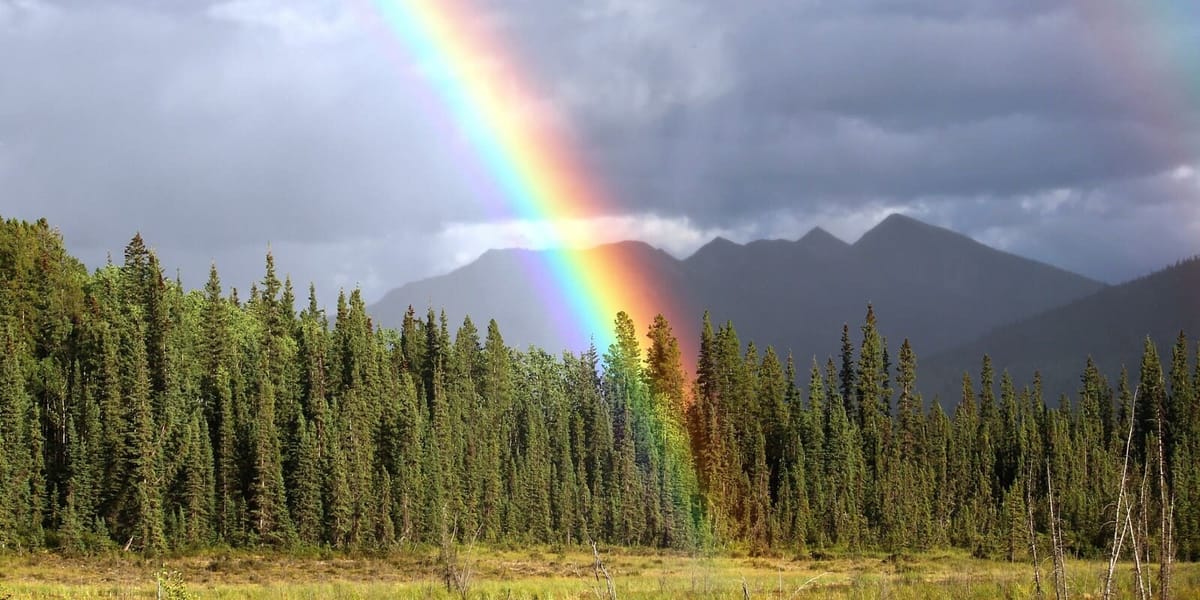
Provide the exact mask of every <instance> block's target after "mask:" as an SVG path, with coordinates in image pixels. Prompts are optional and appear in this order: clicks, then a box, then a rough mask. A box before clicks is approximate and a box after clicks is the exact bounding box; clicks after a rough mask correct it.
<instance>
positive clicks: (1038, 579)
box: [1025, 467, 1046, 600]
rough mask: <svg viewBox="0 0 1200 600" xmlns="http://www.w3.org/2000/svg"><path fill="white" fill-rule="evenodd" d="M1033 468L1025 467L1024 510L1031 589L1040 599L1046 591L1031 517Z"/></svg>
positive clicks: (1040, 599) (1038, 599)
mask: <svg viewBox="0 0 1200 600" xmlns="http://www.w3.org/2000/svg"><path fill="white" fill-rule="evenodd" d="M1031 490H1033V468H1032V467H1029V468H1026V469H1025V511H1026V513H1027V515H1028V517H1029V518H1028V523H1029V556H1030V558H1031V559H1032V560H1033V589H1034V593H1035V597H1036V598H1037V600H1042V599H1043V598H1045V597H1046V593H1045V592H1044V591H1042V565H1041V563H1040V562H1038V553H1037V528H1036V527H1035V525H1034V518H1033V492H1032V491H1031Z"/></svg>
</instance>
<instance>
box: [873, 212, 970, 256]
mask: <svg viewBox="0 0 1200 600" xmlns="http://www.w3.org/2000/svg"><path fill="white" fill-rule="evenodd" d="M963 242H966V243H968V244H971V245H973V246H982V244H979V242H976V241H975V240H973V239H971V238H970V237H967V236H965V235H963V234H961V233H958V232H956V231H951V230H949V229H946V228H944V227H938V226H936V225H930V224H929V223H925V222H924V221H919V220H917V219H914V218H912V217H910V216H907V215H902V214H900V213H892V214H890V215H888V216H887V217H886V218H884V219H883V220H882V221H880V222H879V224H878V225H876V226H875V227H872V228H871V229H870V230H869V231H867V232H866V233H864V234H863V235H862V237H861V238H859V239H858V241H857V242H854V246H855V247H857V248H859V249H863V248H871V249H880V248H892V249H895V248H904V249H909V248H911V247H912V245H913V244H919V245H922V246H926V245H929V244H936V245H940V244H950V243H958V244H961V243H963Z"/></svg>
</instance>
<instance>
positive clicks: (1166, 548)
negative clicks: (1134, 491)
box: [1154, 377, 1174, 600]
mask: <svg viewBox="0 0 1200 600" xmlns="http://www.w3.org/2000/svg"><path fill="white" fill-rule="evenodd" d="M1159 386H1160V387H1161V386H1162V381H1161V377H1160V378H1159ZM1157 404H1158V406H1157V407H1156V409H1155V419H1154V420H1155V421H1157V425H1158V440H1157V441H1158V499H1159V510H1158V512H1159V518H1160V522H1159V529H1158V544H1159V545H1158V593H1159V598H1160V599H1161V600H1169V599H1170V597H1171V592H1170V590H1171V555H1172V554H1173V553H1174V552H1173V550H1172V548H1171V529H1172V528H1173V525H1172V521H1174V519H1173V518H1172V516H1173V515H1172V514H1171V512H1172V507H1173V504H1174V502H1173V501H1172V500H1171V499H1170V497H1171V492H1170V490H1169V489H1168V487H1167V466H1166V464H1167V460H1166V451H1165V450H1164V449H1163V419H1164V415H1163V406H1162V403H1161V402H1159V403H1157Z"/></svg>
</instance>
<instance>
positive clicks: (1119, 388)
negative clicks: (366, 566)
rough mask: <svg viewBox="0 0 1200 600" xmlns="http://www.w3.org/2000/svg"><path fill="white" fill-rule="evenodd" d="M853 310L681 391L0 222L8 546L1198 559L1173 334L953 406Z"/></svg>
mask: <svg viewBox="0 0 1200 600" xmlns="http://www.w3.org/2000/svg"><path fill="white" fill-rule="evenodd" d="M813 293H820V291H819V290H813ZM297 306H304V308H303V309H301V310H299V311H297V310H296V307H297ZM864 310H865V316H864V319H863V321H862V323H861V324H856V325H852V326H846V327H843V329H842V331H841V340H842V343H841V346H840V348H837V347H834V348H831V349H830V350H831V355H830V356H829V357H827V358H825V357H823V358H821V359H820V360H816V359H812V358H811V357H795V358H793V357H792V356H789V355H786V353H780V352H778V351H776V350H775V349H773V348H770V347H767V348H758V347H756V346H755V345H754V344H753V343H752V342H746V343H743V341H742V340H740V339H739V337H738V334H737V332H736V330H735V328H734V325H733V324H731V323H725V324H713V323H710V322H709V319H708V318H707V317H705V318H704V320H703V322H702V323H701V325H700V331H701V335H700V340H699V342H700V343H699V348H700V352H699V356H698V357H696V359H695V364H696V365H697V367H696V372H695V373H694V375H691V374H689V375H685V373H684V371H683V368H682V366H681V365H682V364H683V362H684V361H683V357H681V356H680V350H679V344H678V343H677V340H676V338H675V334H674V333H673V330H672V327H671V324H669V323H668V322H666V320H665V319H662V318H659V319H656V320H655V321H654V322H653V323H649V324H636V323H633V322H631V321H630V319H629V318H628V316H626V315H625V314H624V313H620V314H617V315H614V321H613V327H614V331H615V333H616V340H617V341H616V342H615V343H614V344H613V345H612V346H610V347H608V348H592V349H590V350H588V351H586V352H584V353H582V354H573V353H570V352H565V353H562V354H551V353H549V352H548V351H546V350H543V349H538V348H527V349H518V348H512V347H509V346H507V345H506V344H505V341H504V338H503V336H502V333H501V331H500V328H499V327H498V325H497V324H496V323H495V322H494V321H493V322H489V323H487V324H486V325H482V326H481V325H476V324H475V323H474V322H472V321H471V320H470V319H469V318H468V319H466V320H464V321H463V322H462V323H455V324H451V323H448V322H447V320H446V318H445V317H444V315H441V314H439V313H437V312H436V311H435V310H433V309H432V308H431V309H429V310H428V311H427V312H425V314H423V315H421V314H419V313H417V312H416V311H414V310H412V309H410V310H409V312H408V315H407V317H406V318H405V319H404V324H403V327H401V328H400V330H399V331H394V330H389V329H384V328H379V327H376V326H375V325H374V324H373V323H372V320H371V318H370V316H369V315H368V314H367V312H366V308H365V304H364V301H363V298H362V296H361V294H360V292H358V291H357V290H356V291H351V292H349V293H348V294H341V295H339V297H338V298H337V300H336V308H335V309H334V310H332V311H326V310H324V309H323V308H322V304H321V302H320V301H319V300H318V299H317V298H316V294H315V292H314V291H313V290H312V288H311V286H310V288H309V291H308V300H307V302H303V301H299V302H298V301H297V298H296V295H295V290H294V289H293V285H292V282H291V281H290V279H287V278H285V279H284V280H282V281H281V280H280V278H279V275H278V274H277V273H276V271H275V266H274V261H273V258H272V256H271V255H270V254H269V253H268V254H267V256H266V262H265V270H264V274H263V277H262V279H261V280H260V281H259V282H257V283H256V284H255V285H254V286H252V287H251V288H250V289H249V290H245V291H239V290H236V289H226V288H224V287H223V286H222V284H221V280H220V277H219V274H218V271H217V268H216V266H214V267H213V268H212V270H211V271H210V273H209V274H208V278H207V283H206V285H204V286H203V288H202V289H198V290H191V291H188V290H187V289H185V287H184V286H183V284H182V283H181V282H180V281H179V280H178V279H172V278H169V277H167V276H165V275H164V269H163V266H162V265H161V264H160V263H159V260H158V258H157V257H156V256H155V253H154V252H153V251H152V250H150V249H149V247H148V246H147V244H146V242H145V241H143V240H142V238H141V237H140V235H138V236H134V237H133V239H132V240H131V241H130V242H129V244H128V246H127V247H126V248H125V251H124V256H123V260H122V261H121V263H120V264H116V263H115V262H113V261H112V260H110V261H109V264H107V265H105V266H103V267H100V268H98V269H96V270H95V271H94V272H89V271H88V269H87V268H86V267H85V266H84V265H83V264H82V263H81V262H80V261H78V260H76V259H75V258H73V257H71V256H70V255H69V253H68V252H67V251H66V249H65V247H64V244H63V240H62V238H61V235H60V234H59V233H58V232H57V231H56V230H55V229H54V228H52V227H51V226H50V225H49V224H48V223H47V222H46V221H44V220H42V221H38V222H36V223H28V222H22V221H17V220H8V221H4V222H3V223H2V224H0V344H2V345H3V352H2V355H0V549H3V550H6V551H17V552H20V551H30V550H36V549H54V550H56V551H59V552H63V553H71V554H81V555H87V554H89V553H97V552H103V551H107V550H112V549H126V550H132V551H138V552H142V553H146V554H149V555H154V554H156V553H162V552H168V551H179V552H187V551H192V550H200V549H205V548H213V547H274V548H280V549H283V550H287V549H292V548H305V547H323V548H331V549H345V550H364V549H365V550H388V549H393V548H400V547H402V546H403V545H405V544H437V543H439V542H440V541H444V540H446V539H447V538H448V537H449V538H453V539H458V540H462V541H468V540H469V541H475V540H478V541H480V542H481V543H488V544H493V545H498V546H504V545H508V546H521V545H526V544H559V545H566V546H578V545H584V544H587V543H589V542H592V541H599V542H601V543H605V544H610V545H621V546H641V547H661V548H678V549H685V550H694V551H707V550H719V549H723V548H739V549H743V550H745V551H746V552H748V553H750V554H770V553H778V552H796V553H803V554H809V555H815V554H817V553H820V552H826V551H831V550H839V551H851V552H853V551H866V550H880V551H887V552H897V551H918V550H924V549H931V548H944V547H955V548H962V549H965V550H967V551H968V552H970V553H973V554H975V555H976V556H981V557H991V558H1000V559H1008V560H1025V559H1026V557H1027V556H1028V554H1029V553H1030V552H1045V550H1044V548H1045V547H1046V546H1047V542H1046V540H1054V543H1051V544H1049V545H1050V546H1056V547H1060V548H1062V549H1064V551H1065V552H1068V553H1071V554H1073V555H1076V556H1084V557H1099V556H1106V555H1107V554H1108V553H1109V552H1110V550H1111V547H1112V546H1113V545H1114V541H1115V540H1116V539H1117V537H1121V538H1122V539H1125V538H1124V535H1119V534H1122V532H1128V533H1130V534H1132V535H1131V536H1130V539H1131V540H1132V543H1130V542H1129V541H1126V542H1125V548H1126V552H1131V551H1133V548H1135V547H1138V548H1141V552H1142V554H1143V555H1144V556H1143V558H1144V559H1146V560H1153V561H1156V562H1157V561H1159V560H1160V559H1161V558H1163V556H1162V555H1164V554H1166V555H1168V556H1174V557H1175V558H1177V559H1180V560H1194V559H1196V558H1198V557H1200V461H1197V457H1198V456H1200V365H1197V364H1196V363H1197V361H1196V360H1195V356H1196V352H1197V351H1200V348H1198V347H1197V346H1196V345H1195V344H1194V343H1193V342H1192V341H1190V340H1189V338H1188V337H1187V336H1186V335H1185V334H1184V333H1182V332H1181V333H1180V334H1179V337H1178V340H1177V341H1176V343H1175V344H1174V345H1173V346H1172V347H1171V348H1169V349H1164V350H1166V351H1169V354H1163V355H1162V357H1161V358H1160V353H1159V350H1160V349H1159V348H1157V347H1156V346H1155V344H1154V343H1153V342H1152V341H1151V340H1149V339H1146V340H1145V341H1144V351H1143V357H1142V361H1141V364H1140V365H1136V367H1137V370H1136V371H1134V372H1131V373H1127V372H1124V371H1122V372H1121V374H1120V375H1119V377H1116V378H1115V379H1114V380H1109V379H1108V378H1107V377H1106V376H1105V375H1104V374H1103V373H1102V372H1101V370H1100V369H1099V368H1097V367H1096V366H1095V365H1094V364H1092V362H1091V361H1090V359H1088V357H1086V356H1081V357H1079V363H1080V368H1081V374H1080V377H1079V386H1078V391H1077V392H1076V393H1075V394H1073V395H1071V396H1064V397H1061V398H1051V399H1046V398H1043V397H1042V392H1041V388H1040V383H1039V376H1037V375H1034V376H1033V377H1032V379H1031V380H1029V381H1017V380H1014V378H1013V377H1011V376H1010V375H1009V374H1008V373H995V372H993V369H992V367H991V364H990V362H989V360H988V358H987V357H986V356H983V357H980V368H979V371H978V373H971V374H963V377H962V392H961V396H960V397H958V398H953V399H948V398H939V399H926V398H922V397H921V396H920V395H918V394H917V393H916V392H915V389H916V387H915V382H916V380H917V377H918V362H919V361H918V358H917V354H916V349H914V348H913V347H911V345H910V344H909V343H908V342H907V341H904V342H903V343H901V344H900V345H899V347H898V348H896V347H894V346H890V345H889V344H888V343H887V341H886V340H884V339H882V338H881V337H880V335H879V333H878V330H877V323H876V321H875V315H874V311H873V310H872V308H871V307H870V306H865V307H864ZM795 318H797V319H803V318H804V315H801V314H797V315H795ZM639 327H641V329H639ZM836 336H837V331H836V329H835V330H834V331H832V332H831V339H836ZM810 361H811V362H810ZM689 362H690V361H689ZM798 363H800V364H798ZM943 405H944V406H946V407H947V408H943ZM1139 544H1140V545H1139Z"/></svg>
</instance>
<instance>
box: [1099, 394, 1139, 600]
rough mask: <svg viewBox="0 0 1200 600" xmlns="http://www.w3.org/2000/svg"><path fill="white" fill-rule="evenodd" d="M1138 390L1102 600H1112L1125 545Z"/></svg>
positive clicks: (1130, 425) (1134, 397) (1130, 423)
mask: <svg viewBox="0 0 1200 600" xmlns="http://www.w3.org/2000/svg"><path fill="white" fill-rule="evenodd" d="M1140 390H1141V386H1140V385H1139V386H1138V388H1137V389H1135V390H1134V391H1133V405H1132V406H1133V408H1132V409H1131V410H1130V411H1129V434H1128V435H1127V436H1126V438H1125V461H1124V464H1123V465H1122V467H1121V482H1120V486H1119V487H1118V488H1117V514H1116V516H1115V517H1114V519H1113V544H1112V553H1111V554H1110V555H1109V558H1108V574H1107V575H1106V576H1105V577H1104V600H1112V594H1113V587H1112V584H1113V574H1114V572H1115V571H1116V569H1117V560H1118V558H1119V557H1120V556H1121V546H1122V545H1124V543H1125V532H1126V531H1127V528H1126V527H1125V526H1124V525H1122V521H1121V508H1122V506H1123V504H1124V502H1125V486H1126V481H1127V480H1128V478H1129V449H1130V447H1131V446H1133V424H1134V418H1133V415H1134V411H1136V410H1137V397H1138V392H1139V391H1140ZM1125 510H1126V512H1128V510H1129V507H1128V506H1126V507H1125Z"/></svg>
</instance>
